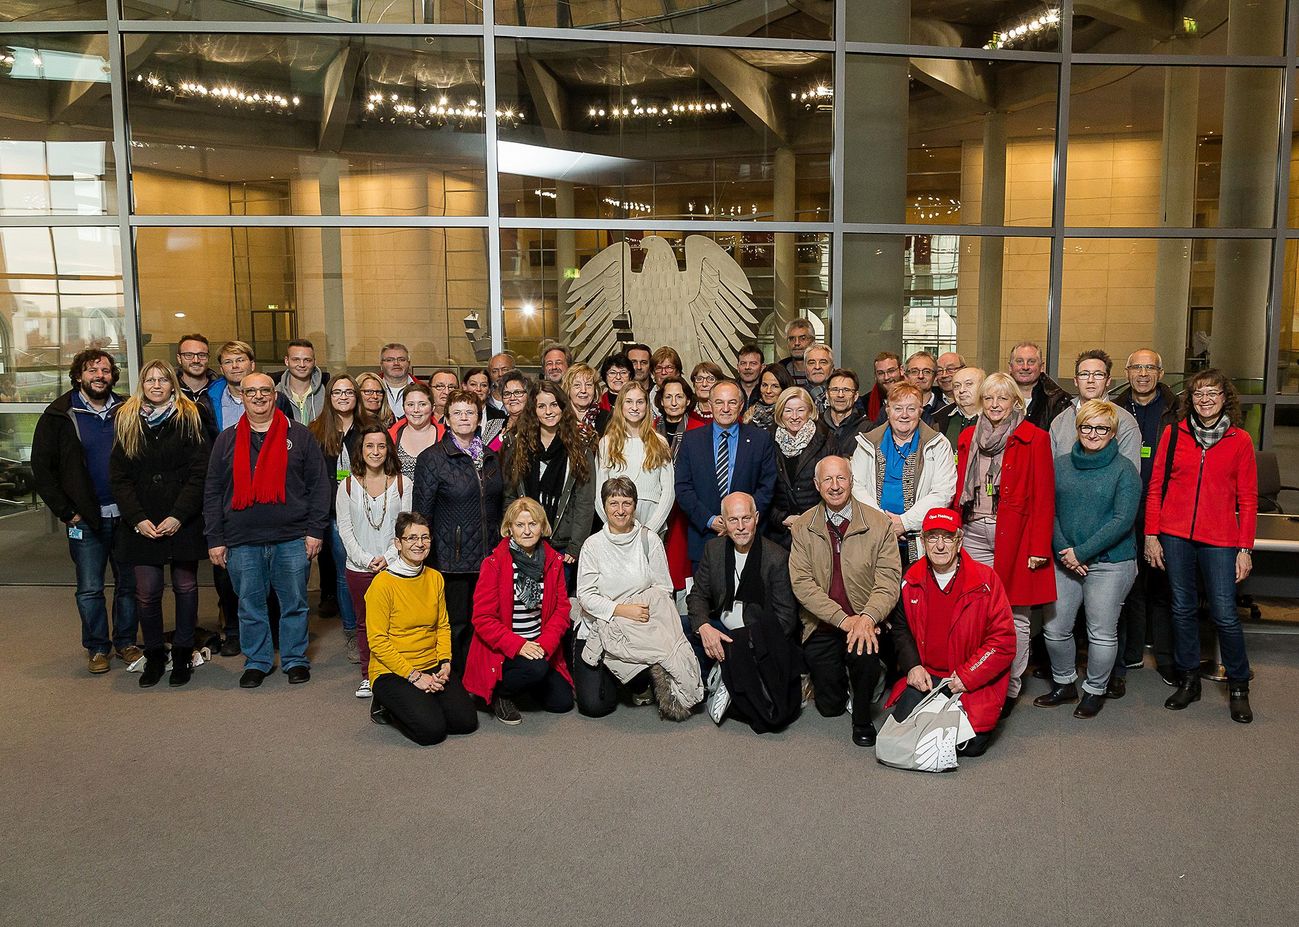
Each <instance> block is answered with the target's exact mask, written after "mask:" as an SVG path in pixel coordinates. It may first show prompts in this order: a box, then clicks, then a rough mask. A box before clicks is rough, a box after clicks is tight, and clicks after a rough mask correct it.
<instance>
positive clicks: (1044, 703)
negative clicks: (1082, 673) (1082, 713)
mask: <svg viewBox="0 0 1299 927" xmlns="http://www.w3.org/2000/svg"><path fill="white" fill-rule="evenodd" d="M1076 701H1078V686H1077V685H1075V684H1074V683H1072V682H1066V683H1059V682H1057V683H1053V684H1052V685H1051V691H1050V692H1048V693H1047V694H1046V695H1039V696H1038V697H1037V698H1035V699H1033V704H1034V705H1036V706H1037V707H1038V708H1055V707H1056V706H1057V705H1064V704H1066V703H1068V702H1076Z"/></svg>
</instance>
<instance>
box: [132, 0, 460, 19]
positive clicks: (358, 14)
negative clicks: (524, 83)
mask: <svg viewBox="0 0 1299 927" xmlns="http://www.w3.org/2000/svg"><path fill="white" fill-rule="evenodd" d="M109 2H110V3H114V2H117V0H109ZM122 17H123V18H124V19H178V20H209V21H217V22H245V21H254V22H286V21H287V22H299V23H319V22H325V23H335V22H345V23H392V24H395V25H400V24H403V23H407V24H409V23H425V24H435V25H443V24H451V25H455V24H461V23H480V22H482V21H483V18H482V2H481V0H257V2H256V3H249V2H244V0H122Z"/></svg>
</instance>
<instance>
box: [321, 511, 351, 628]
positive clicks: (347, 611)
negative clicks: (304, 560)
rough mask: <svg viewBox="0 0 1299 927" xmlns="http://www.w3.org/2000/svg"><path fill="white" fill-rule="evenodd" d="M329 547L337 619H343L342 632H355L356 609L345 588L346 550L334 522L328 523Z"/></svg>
mask: <svg viewBox="0 0 1299 927" xmlns="http://www.w3.org/2000/svg"><path fill="white" fill-rule="evenodd" d="M329 547H330V549H331V550H332V551H333V553H334V568H335V572H336V573H337V582H335V583H334V594H335V595H337V596H338V617H339V618H341V619H343V630H345V631H355V630H356V607H355V606H354V605H352V593H351V592H350V591H349V590H348V588H347V548H345V547H344V546H343V538H342V535H340V534H339V533H338V522H336V521H331V522H330V523H329ZM321 591H322V592H323V591H324V590H321Z"/></svg>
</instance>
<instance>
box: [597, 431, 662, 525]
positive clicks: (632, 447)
mask: <svg viewBox="0 0 1299 927" xmlns="http://www.w3.org/2000/svg"><path fill="white" fill-rule="evenodd" d="M655 437H658V435H655ZM658 440H660V441H662V440H663V439H662V438H661V437H658ZM622 456H623V458H624V459H625V460H626V461H627V465H626V466H615V467H611V466H610V465H609V439H608V438H607V437H604V438H601V439H600V453H599V459H598V460H597V461H596V467H595V512H596V514H597V515H598V516H599V517H600V521H601V522H603V521H604V506H603V505H601V504H600V487H602V486H603V485H604V483H605V480H607V479H609V478H611V477H615V476H627V477H631V481H632V482H633V483H635V484H636V520H637V521H639V522H640V523H641V524H642V525H644V526H645V527H646V528H649V529H650V530H651V531H653V532H655V533H656V534H657V533H659V532H661V531H662V530H663V526H664V525H666V524H667V523H668V516H669V515H671V514H672V503H673V502H675V501H676V498H677V489H676V471H675V470H674V468H673V466H672V458H671V455H669V456H668V459H667V463H665V464H664V465H663V466H661V467H659V468H658V469H657V470H646V469H645V442H644V441H642V440H641V439H640V437H639V436H637V435H629V436H628V437H627V440H626V441H625V442H624V443H623V447H622Z"/></svg>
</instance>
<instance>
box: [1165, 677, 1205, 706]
mask: <svg viewBox="0 0 1299 927" xmlns="http://www.w3.org/2000/svg"><path fill="white" fill-rule="evenodd" d="M1199 700H1200V672H1199V670H1191V671H1190V672H1189V673H1183V674H1182V678H1181V681H1180V682H1179V683H1178V684H1177V691H1176V692H1174V693H1173V694H1172V695H1170V696H1168V698H1166V699H1164V707H1165V708H1167V709H1168V710H1170V711H1181V710H1182V709H1183V708H1188V707H1189V706H1190V705H1191V703H1192V702H1198V701H1199Z"/></svg>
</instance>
